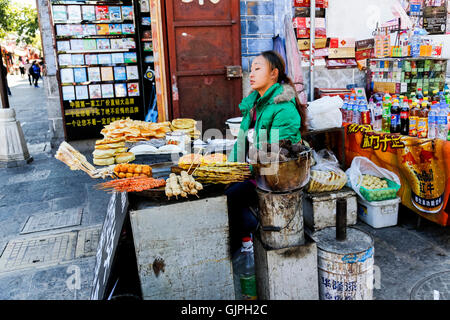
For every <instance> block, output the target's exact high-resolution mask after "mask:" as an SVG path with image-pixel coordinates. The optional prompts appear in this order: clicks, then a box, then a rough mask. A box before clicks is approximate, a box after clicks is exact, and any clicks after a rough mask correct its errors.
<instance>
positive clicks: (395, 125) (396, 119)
mask: <svg viewBox="0 0 450 320" xmlns="http://www.w3.org/2000/svg"><path fill="white" fill-rule="evenodd" d="M390 130H391V133H400V105H399V102H398V100H397V99H395V100H394V102H393V103H392V107H391V126H390Z"/></svg>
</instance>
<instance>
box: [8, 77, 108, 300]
mask: <svg viewBox="0 0 450 320" xmlns="http://www.w3.org/2000/svg"><path fill="white" fill-rule="evenodd" d="M8 81H9V84H10V87H11V91H12V97H10V104H11V107H12V108H14V109H15V111H16V116H17V120H18V121H20V123H21V125H22V129H23V131H24V135H25V139H26V141H27V146H28V149H29V152H30V154H31V155H32V157H33V161H32V162H31V163H29V164H26V165H23V166H20V167H14V168H1V169H0V175H1V176H2V179H0V224H1V225H2V228H0V254H1V256H0V261H5V259H6V260H7V259H8V258H9V260H10V261H9V264H5V263H4V264H3V266H6V270H5V268H4V269H3V270H0V299H12V300H22V299H39V300H41V299H45V300H47V299H50V300H52V299H89V296H90V290H91V285H92V280H93V274H94V273H93V272H94V267H95V250H96V246H97V243H98V236H99V233H100V232H99V230H100V228H101V225H102V223H103V220H104V217H105V214H106V207H107V204H108V201H109V197H110V195H109V194H107V193H106V192H103V191H99V190H95V189H94V186H95V184H97V183H99V182H101V180H95V179H91V178H90V177H89V176H88V175H87V174H85V173H84V172H82V171H71V170H70V168H69V167H67V166H66V165H65V164H64V163H62V162H61V161H59V160H57V159H55V158H54V153H55V151H56V150H51V149H50V137H49V130H48V119H47V109H46V103H47V101H46V96H45V91H44V90H45V89H44V88H34V87H31V86H29V84H28V80H27V79H24V80H21V79H20V76H18V77H17V76H16V77H13V76H8ZM86 156H87V157H88V159H89V160H90V161H91V162H92V155H90V154H86ZM80 208H81V209H82V216H81V217H77V219H76V220H77V221H75V223H69V222H71V221H69V220H70V219H69V217H66V218H67V219H66V220H65V221H63V220H64V219H62V218H61V217H60V218H61V219H62V220H61V219H60V221H53V222H52V221H51V219H49V215H50V216H51V215H54V214H55V213H58V212H61V211H63V210H69V211H70V210H79V209H80ZM93 210H95V212H94V211H93ZM78 218H79V219H78ZM31 220H35V221H38V222H39V221H41V224H40V225H39V228H38V229H35V230H31V229H28V231H32V232H29V233H26V234H20V233H21V232H22V231H23V230H24V227H26V223H27V222H30V221H31ZM46 220H48V226H47V228H46V226H45V223H44V224H42V222H43V221H46ZM57 222H58V223H59V222H61V223H59V226H58V223H57ZM63 222H68V223H67V224H66V225H64V223H63ZM72 222H73V221H72ZM61 224H62V225H61ZM44 229H48V230H44ZM25 230H26V231H27V229H25ZM58 235H60V236H58ZM61 235H62V236H61ZM68 235H69V236H68ZM40 240H44V241H40ZM58 241H59V242H58ZM57 250H60V251H58V252H57ZM64 250H67V251H64ZM58 253H59V254H61V255H59V256H58ZM64 253H65V254H66V255H64ZM13 258H16V260H14V259H13ZM19 258H22V260H20V259H19ZM27 258H28V259H27ZM60 258H61V259H60ZM2 259H3V260H2ZM30 259H31V260H30ZM33 260H34V261H35V262H33ZM37 260H42V261H37ZM55 264H58V265H55ZM0 265H1V262H0ZM72 275H77V277H79V278H80V279H81V281H80V283H81V286H80V288H79V289H74V288H73V287H76V286H74V285H72V286H71V285H70V284H69V285H68V284H67V283H66V281H67V280H68V279H69V278H70V277H71V276H72ZM75 282H76V281H74V283H75Z"/></svg>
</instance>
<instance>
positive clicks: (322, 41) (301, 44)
mask: <svg viewBox="0 0 450 320" xmlns="http://www.w3.org/2000/svg"><path fill="white" fill-rule="evenodd" d="M297 43H298V50H300V51H303V50H309V49H310V40H309V39H298V40H297ZM326 46H327V38H316V49H323V48H326Z"/></svg>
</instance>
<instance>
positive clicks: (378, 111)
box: [372, 98, 383, 132]
mask: <svg viewBox="0 0 450 320" xmlns="http://www.w3.org/2000/svg"><path fill="white" fill-rule="evenodd" d="M382 119H383V103H382V102H381V100H380V98H378V100H377V103H376V105H375V108H374V110H373V123H372V125H373V130H374V131H377V132H378V131H381V124H382V123H381V122H382Z"/></svg>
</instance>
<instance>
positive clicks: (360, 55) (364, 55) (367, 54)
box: [355, 49, 374, 60]
mask: <svg viewBox="0 0 450 320" xmlns="http://www.w3.org/2000/svg"><path fill="white" fill-rule="evenodd" d="M373 52H374V51H373V49H366V50H361V51H356V53H355V58H356V60H365V59H370V58H372V57H373Z"/></svg>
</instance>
